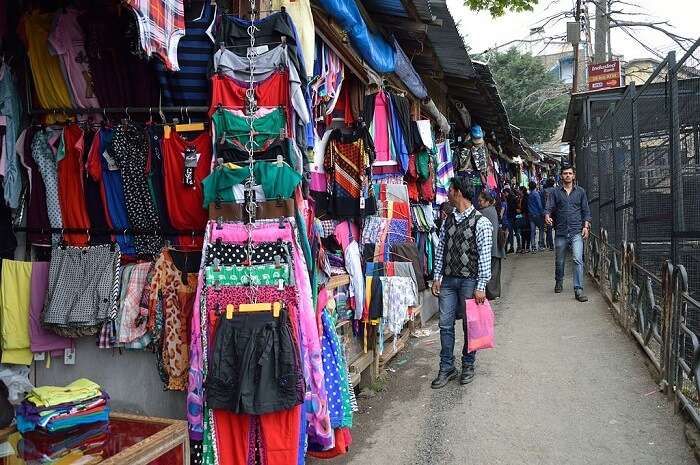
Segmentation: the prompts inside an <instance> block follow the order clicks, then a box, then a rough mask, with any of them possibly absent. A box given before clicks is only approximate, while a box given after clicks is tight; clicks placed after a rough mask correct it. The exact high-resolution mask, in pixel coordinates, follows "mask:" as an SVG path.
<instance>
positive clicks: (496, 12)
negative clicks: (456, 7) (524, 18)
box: [464, 0, 539, 18]
mask: <svg viewBox="0 0 700 465" xmlns="http://www.w3.org/2000/svg"><path fill="white" fill-rule="evenodd" d="M538 2H539V0H464V5H465V6H466V7H467V8H469V9H471V10H474V11H480V10H489V13H491V16H493V17H494V18H497V17H499V16H503V15H504V14H505V13H506V10H510V11H514V12H518V13H519V12H522V11H532V7H533V6H534V5H537V3H538Z"/></svg>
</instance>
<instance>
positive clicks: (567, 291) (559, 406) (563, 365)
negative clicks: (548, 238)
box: [326, 252, 696, 465]
mask: <svg viewBox="0 0 700 465" xmlns="http://www.w3.org/2000/svg"><path fill="white" fill-rule="evenodd" d="M553 259H554V256H553V253H552V252H544V253H541V254H537V255H525V256H516V257H514V256H509V258H508V259H507V260H506V261H505V262H504V273H503V288H504V290H505V293H506V295H505V297H504V298H503V299H501V302H500V303H499V304H497V305H496V306H495V309H496V316H497V328H496V331H497V345H498V347H497V348H496V349H493V350H489V351H485V352H482V353H480V354H479V356H478V357H477V368H476V374H477V378H476V379H475V380H474V382H473V383H472V384H470V385H467V386H459V384H458V383H457V382H456V381H453V382H451V383H450V384H449V385H448V386H446V387H445V388H443V389H441V390H432V389H430V381H431V380H432V379H433V377H434V376H435V371H436V368H437V362H438V352H439V350H440V341H439V338H438V333H437V331H438V330H437V323H436V321H435V319H433V320H432V321H431V322H430V323H429V325H428V328H430V329H431V330H432V331H434V333H433V334H431V335H429V336H426V337H422V338H411V344H410V347H409V348H408V349H406V350H404V352H402V353H400V354H399V355H398V356H397V357H396V358H395V359H394V361H393V362H392V365H391V366H390V371H389V372H388V373H387V374H388V380H387V381H386V386H385V389H384V390H383V391H381V392H380V393H379V394H377V395H376V396H375V397H373V398H369V399H360V409H361V412H360V413H359V414H358V415H357V416H356V417H355V418H356V421H355V428H354V429H353V437H354V444H353V445H352V448H351V452H350V454H349V455H347V456H345V457H341V458H338V459H335V460H333V461H331V462H326V463H331V464H341V463H342V464H351V465H368V464H372V465H385V464H386V465H408V464H416V465H427V464H435V465H438V464H439V465H496V464H505V465H519V464H527V465H540V464H542V465H549V464H552V465H555V464H556V465H560V464H595V465H630V464H650V465H651V464H654V465H660V464H668V465H686V464H688V465H689V464H695V463H696V462H695V459H694V458H693V456H692V453H691V451H690V450H689V448H688V446H687V444H686V440H685V436H684V433H683V422H682V420H681V419H680V417H678V416H675V415H674V414H673V411H672V408H671V406H670V405H669V404H668V403H667V402H666V401H665V398H663V397H662V396H661V395H660V394H659V393H658V392H657V389H656V386H655V385H654V383H653V382H652V379H651V377H650V375H649V372H648V370H647V368H646V366H645V363H644V356H643V355H642V354H641V352H640V351H639V350H638V349H637V347H636V346H635V344H633V343H632V342H631V340H630V339H629V338H628V337H626V336H624V335H623V334H622V333H621V331H620V329H619V327H618V326H617V325H616V324H615V323H614V321H613V320H612V318H611V316H610V314H609V311H608V309H607V307H606V305H605V303H604V301H603V300H602V298H601V297H600V295H599V294H597V292H596V291H595V290H594V289H593V288H591V286H590V285H589V286H588V295H589V297H590V301H589V302H588V303H585V304H582V303H578V302H576V301H574V299H573V292H572V290H571V279H570V278H567V281H566V282H565V288H564V293H562V294H558V295H555V294H553V292H552V288H553V284H554V283H553V278H552V276H553ZM456 352H458V349H457V350H456Z"/></svg>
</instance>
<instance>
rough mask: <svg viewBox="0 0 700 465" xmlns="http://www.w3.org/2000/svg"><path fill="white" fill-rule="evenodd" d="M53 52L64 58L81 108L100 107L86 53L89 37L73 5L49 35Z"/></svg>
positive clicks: (59, 17)
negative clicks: (86, 36) (86, 40)
mask: <svg viewBox="0 0 700 465" xmlns="http://www.w3.org/2000/svg"><path fill="white" fill-rule="evenodd" d="M49 45H50V46H51V48H52V49H53V54H55V55H57V56H58V57H59V58H60V59H61V65H62V67H63V71H64V73H65V74H66V77H67V79H66V80H67V81H68V84H69V85H70V87H71V90H72V95H73V99H74V100H75V101H74V102H73V103H74V104H75V105H76V106H77V107H81V108H90V107H92V108H98V107H99V106H100V104H99V102H98V101H97V97H96V96H95V92H94V88H93V82H92V76H91V75H90V69H89V68H88V62H87V55H86V54H85V36H84V34H83V31H82V29H81V28H80V26H79V25H78V11H77V10H74V9H72V8H69V9H68V10H66V12H65V13H62V14H59V15H58V16H57V17H56V22H55V23H54V28H53V30H52V31H51V34H49Z"/></svg>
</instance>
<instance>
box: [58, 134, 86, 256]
mask: <svg viewBox="0 0 700 465" xmlns="http://www.w3.org/2000/svg"><path fill="white" fill-rule="evenodd" d="M63 145H64V148H65V156H64V157H63V159H62V160H60V161H59V162H58V201H59V204H60V205H61V219H62V221H63V227H64V228H67V229H70V228H76V229H86V230H87V229H89V228H90V217H89V216H88V212H87V207H86V206H85V193H84V189H83V164H82V162H81V161H82V158H83V150H85V138H84V134H83V130H82V129H81V128H80V126H78V125H76V124H69V125H68V126H66V127H65V129H64V130H63ZM64 238H65V240H66V242H67V243H68V244H70V245H87V243H88V235H87V234H66V235H65V237H64Z"/></svg>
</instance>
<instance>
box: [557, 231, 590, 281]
mask: <svg viewBox="0 0 700 465" xmlns="http://www.w3.org/2000/svg"><path fill="white" fill-rule="evenodd" d="M554 246H555V248H556V252H555V256H556V258H555V271H554V279H556V281H557V282H558V283H560V282H562V281H563V280H564V260H565V259H566V249H567V248H568V247H571V254H572V255H573V256H574V289H583V239H582V238H581V234H568V235H566V236H561V235H558V234H557V236H556V237H555V238H554Z"/></svg>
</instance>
